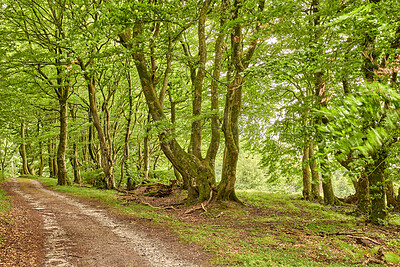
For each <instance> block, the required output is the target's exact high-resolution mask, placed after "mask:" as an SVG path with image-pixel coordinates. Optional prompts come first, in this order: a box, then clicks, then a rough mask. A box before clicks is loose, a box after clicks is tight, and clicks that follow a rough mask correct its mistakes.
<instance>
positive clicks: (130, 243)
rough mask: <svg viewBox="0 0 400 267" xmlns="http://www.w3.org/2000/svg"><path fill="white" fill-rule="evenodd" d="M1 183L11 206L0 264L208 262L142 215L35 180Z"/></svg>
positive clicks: (103, 264)
mask: <svg viewBox="0 0 400 267" xmlns="http://www.w3.org/2000/svg"><path fill="white" fill-rule="evenodd" d="M2 187H3V188H4V189H5V190H6V191H7V192H8V194H9V195H10V196H11V197H12V204H13V208H12V210H11V211H10V212H9V214H8V215H7V219H6V220H3V222H2V225H1V226H2V227H1V230H0V236H3V237H4V239H3V240H2V241H1V242H0V244H1V252H0V257H1V258H0V265H1V266H43V265H44V266H208V265H209V264H208V263H207V258H208V257H207V255H206V254H205V253H204V252H201V250H200V249H199V248H197V247H194V246H189V245H184V244H181V243H179V242H178V239H177V237H176V235H175V234H172V233H171V232H170V231H168V229H166V228H164V227H162V226H157V225H154V224H152V223H151V222H149V221H147V220H143V219H137V218H134V217H130V216H117V215H115V214H112V213H111V212H109V211H108V210H107V209H105V208H104V207H101V206H99V204H97V205H93V203H92V204H88V203H83V202H82V201H81V200H77V199H74V198H72V197H70V196H65V195H63V194H60V193H57V192H54V191H51V190H48V189H46V188H44V187H43V185H42V184H41V183H39V182H38V181H36V180H29V181H26V180H19V179H12V181H11V182H5V183H3V184H2ZM7 221H8V222H7Z"/></svg>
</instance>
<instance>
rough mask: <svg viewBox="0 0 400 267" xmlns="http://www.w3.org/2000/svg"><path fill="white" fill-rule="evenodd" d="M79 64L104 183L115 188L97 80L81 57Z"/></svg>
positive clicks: (112, 163)
mask: <svg viewBox="0 0 400 267" xmlns="http://www.w3.org/2000/svg"><path fill="white" fill-rule="evenodd" d="M78 62H79V65H80V67H81V69H82V71H83V72H84V77H85V80H86V83H87V88H88V92H89V108H90V114H91V115H92V118H93V126H94V127H95V128H96V130H97V135H98V139H99V142H100V153H101V167H102V168H103V171H104V179H103V182H104V185H105V187H106V188H107V189H112V188H115V182H114V162H113V160H112V157H111V151H110V149H109V147H108V146H107V141H106V136H105V134H104V131H103V128H102V126H101V122H100V118H99V113H98V109H97V100H96V89H95V82H94V79H93V78H92V77H90V76H89V74H88V72H87V71H86V67H85V64H84V63H83V61H82V59H81V58H78Z"/></svg>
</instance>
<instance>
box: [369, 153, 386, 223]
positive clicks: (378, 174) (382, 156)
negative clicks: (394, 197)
mask: <svg viewBox="0 0 400 267" xmlns="http://www.w3.org/2000/svg"><path fill="white" fill-rule="evenodd" d="M387 155H388V153H387V151H386V150H385V149H380V150H379V151H378V152H376V153H375V154H374V155H373V156H372V158H373V160H374V165H373V169H372V170H371V173H370V174H369V175H368V182H369V195H370V198H371V213H370V217H369V220H370V221H371V223H373V224H376V225H382V224H383V223H384V221H385V219H386V215H387V210H386V198H385V179H384V172H385V168H386V167H385V160H386V158H387Z"/></svg>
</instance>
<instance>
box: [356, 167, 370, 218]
mask: <svg viewBox="0 0 400 267" xmlns="http://www.w3.org/2000/svg"><path fill="white" fill-rule="evenodd" d="M355 190H356V196H357V207H358V209H359V210H361V211H362V212H364V213H369V210H370V206H371V200H370V197H369V180H368V175H367V174H366V173H365V171H364V172H362V173H361V175H360V178H359V179H358V181H357V183H356V186H355Z"/></svg>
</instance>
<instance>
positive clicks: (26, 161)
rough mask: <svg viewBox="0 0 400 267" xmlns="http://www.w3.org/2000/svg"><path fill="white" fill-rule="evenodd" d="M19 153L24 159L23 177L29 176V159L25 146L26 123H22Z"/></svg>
mask: <svg viewBox="0 0 400 267" xmlns="http://www.w3.org/2000/svg"><path fill="white" fill-rule="evenodd" d="M19 153H20V155H21V159H22V173H21V174H22V175H26V174H29V170H28V159H27V155H26V146H25V123H21V145H20V147H19Z"/></svg>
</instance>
